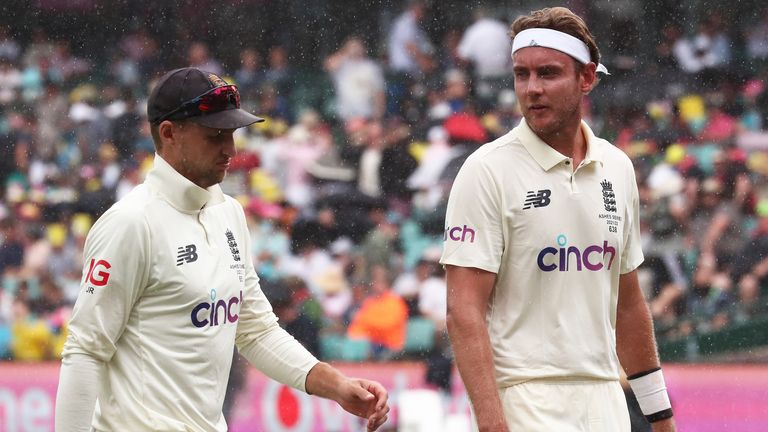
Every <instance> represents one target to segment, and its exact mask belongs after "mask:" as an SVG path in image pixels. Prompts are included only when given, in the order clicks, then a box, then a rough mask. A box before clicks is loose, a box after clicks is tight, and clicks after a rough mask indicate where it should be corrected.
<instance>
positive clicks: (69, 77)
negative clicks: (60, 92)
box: [50, 39, 93, 83]
mask: <svg viewBox="0 0 768 432" xmlns="http://www.w3.org/2000/svg"><path fill="white" fill-rule="evenodd" d="M50 61H51V74H52V77H53V79H54V80H58V81H60V82H62V83H69V82H73V81H78V80H79V79H80V78H85V77H86V75H87V74H88V73H89V72H91V70H92V68H93V65H92V64H91V62H90V61H89V60H86V59H84V58H82V57H77V56H75V55H74V54H72V48H71V44H70V42H69V41H68V40H61V39H60V40H57V41H56V46H55V48H54V52H53V57H51V59H50Z"/></svg>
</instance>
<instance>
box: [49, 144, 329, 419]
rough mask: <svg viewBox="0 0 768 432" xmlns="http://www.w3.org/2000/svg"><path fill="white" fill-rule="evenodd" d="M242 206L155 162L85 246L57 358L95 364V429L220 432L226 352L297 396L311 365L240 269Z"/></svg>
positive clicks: (247, 262) (247, 268)
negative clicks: (98, 369)
mask: <svg viewBox="0 0 768 432" xmlns="http://www.w3.org/2000/svg"><path fill="white" fill-rule="evenodd" d="M249 238H250V236H249V234H248V229H247V226H246V222H245V217H244V214H243V210H242V207H241V206H240V205H239V204H238V203H237V202H236V201H235V200H233V199H232V198H230V197H228V196H225V195H224V194H223V193H222V192H221V189H220V188H219V186H218V185H216V186H213V187H210V188H208V189H207V190H206V189H202V188H200V187H198V186H196V185H194V184H193V183H191V182H190V181H189V180H187V179H186V178H184V177H182V176H181V175H180V174H179V173H177V172H176V171H175V170H174V169H173V168H172V167H171V166H170V165H168V163H166V162H165V161H164V160H163V159H162V158H160V157H159V156H155V167H154V169H153V170H152V171H150V173H149V174H148V176H147V179H146V181H145V182H144V184H142V185H140V186H138V187H137V188H135V189H134V190H133V191H132V192H131V193H130V194H129V195H128V196H126V197H125V198H124V199H123V200H121V201H119V202H118V203H116V204H115V205H114V206H112V208H110V209H109V210H108V211H107V212H106V213H105V214H104V215H103V216H102V217H101V218H100V219H99V220H98V221H97V222H96V224H95V225H94V226H93V229H92V230H91V231H90V233H89V235H88V239H87V241H86V245H85V263H86V264H85V269H84V271H83V273H84V276H83V280H82V284H81V291H80V293H79V297H78V300H77V303H76V305H75V310H74V314H73V317H72V321H71V324H70V328H69V331H70V336H69V340H68V341H67V344H66V346H65V350H64V356H65V357H66V356H68V355H71V354H75V353H79V354H86V355H89V356H91V357H93V358H95V359H98V360H101V361H103V362H105V364H106V368H105V374H104V378H105V379H104V380H102V382H101V387H100V389H99V392H98V394H99V396H98V404H97V407H96V412H95V415H94V422H93V426H94V428H95V430H97V431H128V430H130V431H224V430H226V423H225V421H224V418H223V416H222V414H221V407H222V402H223V399H224V394H225V389H226V386H227V380H228V374H229V369H230V363H231V359H232V349H233V346H234V344H235V342H237V345H238V347H239V348H240V349H241V353H243V355H245V356H246V358H248V359H249V360H250V361H251V362H252V363H254V364H255V365H256V366H257V367H258V368H259V369H261V370H262V371H264V372H265V373H266V374H267V375H269V376H271V377H273V378H275V379H277V380H278V381H281V382H284V383H286V384H290V385H292V386H293V387H295V388H299V389H302V390H303V389H304V380H305V378H306V374H307V372H308V371H309V370H310V369H311V367H312V366H314V365H315V364H316V362H317V360H315V359H314V357H312V356H311V355H310V354H309V353H308V352H307V351H306V350H304V349H303V348H302V347H301V345H300V344H298V342H296V341H295V340H294V339H293V338H291V337H290V336H289V335H288V334H287V333H285V332H284V331H283V330H282V329H280V327H279V326H278V324H277V319H276V317H275V315H274V314H273V313H272V309H271V306H270V305H269V303H268V302H267V300H266V298H265V297H264V294H263V293H262V291H261V289H260V288H259V285H258V277H257V276H256V273H255V272H254V269H253V265H252V264H251V257H250V253H249V251H250V247H249V245H248V241H249Z"/></svg>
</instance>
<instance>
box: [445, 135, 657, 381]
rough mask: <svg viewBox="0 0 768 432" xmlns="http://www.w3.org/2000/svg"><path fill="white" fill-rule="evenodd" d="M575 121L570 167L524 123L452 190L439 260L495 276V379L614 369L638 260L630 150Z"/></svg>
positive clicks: (599, 373) (491, 325)
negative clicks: (623, 277)
mask: <svg viewBox="0 0 768 432" xmlns="http://www.w3.org/2000/svg"><path fill="white" fill-rule="evenodd" d="M582 128H583V132H584V135H585V137H586V138H587V152H586V156H585V158H584V161H583V162H582V164H581V166H579V167H577V168H575V169H574V167H573V166H572V165H571V164H572V161H571V159H570V158H568V157H566V156H564V155H562V154H560V153H558V152H557V151H555V150H554V149H552V148H551V147H550V146H549V145H547V144H546V143H544V142H543V141H541V139H539V138H538V137H537V136H536V135H535V134H534V133H533V131H531V129H530V128H529V127H528V125H527V124H526V123H525V120H523V121H521V123H520V125H519V126H517V127H516V128H514V129H513V130H512V131H510V132H509V133H507V134H506V135H504V136H503V137H501V138H499V139H497V140H495V141H493V142H491V143H488V144H485V145H484V146H482V147H481V148H480V149H478V150H477V151H475V152H474V153H473V154H472V155H471V156H470V157H469V158H468V159H467V161H466V162H465V164H464V166H463V167H462V168H461V171H460V172H459V174H458V176H457V178H456V180H455V182H454V184H453V188H452V190H451V194H450V198H449V200H448V210H447V214H446V222H445V233H444V240H445V241H444V249H443V256H442V258H441V261H440V262H441V263H442V264H450V265H455V266H461V267H475V268H479V269H483V270H487V271H489V272H493V273H496V274H497V279H496V284H495V287H494V291H493V293H492V296H491V300H490V304H489V308H488V313H487V316H486V319H487V323H488V332H489V336H490V340H491V347H492V351H493V356H494V366H495V371H496V380H497V384H498V385H499V387H507V386H510V385H513V384H516V383H520V382H523V381H526V380H530V379H536V378H556V377H585V378H596V379H609V380H615V379H618V378H619V362H618V357H617V355H616V336H615V330H616V305H617V299H618V289H619V275H620V274H624V273H628V272H630V271H632V270H633V269H635V268H636V267H637V266H638V265H640V263H641V262H642V260H643V254H642V250H641V248H640V232H639V227H638V194H637V185H636V182H635V175H634V170H633V167H632V163H631V162H630V160H629V158H628V157H627V156H626V155H625V154H624V153H623V152H621V151H620V150H619V149H617V148H616V147H614V146H613V145H611V144H610V143H609V142H607V141H605V140H603V139H600V138H597V137H595V136H594V134H593V133H592V131H591V130H590V129H589V127H588V126H587V124H586V123H583V122H582Z"/></svg>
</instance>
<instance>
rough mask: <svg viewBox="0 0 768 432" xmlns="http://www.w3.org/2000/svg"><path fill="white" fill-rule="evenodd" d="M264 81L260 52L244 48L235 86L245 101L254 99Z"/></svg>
mask: <svg viewBox="0 0 768 432" xmlns="http://www.w3.org/2000/svg"><path fill="white" fill-rule="evenodd" d="M263 81H264V71H263V69H262V65H261V57H260V56H259V53H258V51H256V50H255V49H253V48H244V49H243V50H242V51H240V67H239V68H238V69H237V71H235V84H237V88H238V90H240V93H241V94H242V97H243V99H245V100H250V99H254V98H255V97H256V93H257V92H258V89H259V88H260V87H261V85H262V82H263Z"/></svg>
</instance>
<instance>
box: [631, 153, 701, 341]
mask: <svg viewBox="0 0 768 432" xmlns="http://www.w3.org/2000/svg"><path fill="white" fill-rule="evenodd" d="M640 186H641V187H640V189H639V191H640V206H641V208H642V211H641V216H640V222H641V224H642V227H643V228H641V229H642V231H643V234H644V240H645V246H644V247H643V253H644V254H645V261H644V262H643V264H642V269H643V271H650V273H651V286H650V287H649V288H650V289H649V290H648V291H650V292H648V293H647V295H646V297H647V298H648V301H649V303H650V309H651V315H652V316H653V318H654V319H656V320H657V321H661V322H662V323H664V325H666V326H671V325H674V321H675V320H676V319H677V317H678V314H679V313H680V311H681V310H682V306H683V302H681V299H682V298H683V296H684V295H685V293H686V292H687V291H688V285H689V283H688V280H687V276H686V275H687V271H686V268H685V265H686V261H685V260H686V244H685V237H686V233H687V229H688V226H687V221H688V218H689V216H690V212H691V202H690V201H689V200H687V199H686V195H685V194H684V193H683V192H684V189H685V180H684V179H683V177H682V175H680V173H678V172H677V170H675V169H674V168H673V167H672V166H670V165H668V164H665V163H661V164H658V165H656V166H655V167H654V168H653V170H652V171H651V173H650V175H649V176H648V179H647V181H646V182H645V183H644V184H641V185H640Z"/></svg>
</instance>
